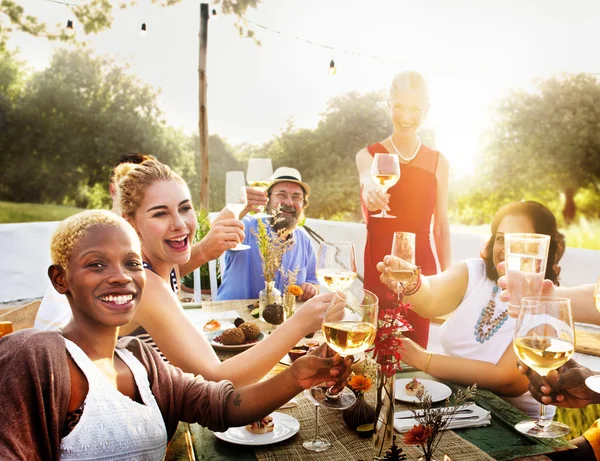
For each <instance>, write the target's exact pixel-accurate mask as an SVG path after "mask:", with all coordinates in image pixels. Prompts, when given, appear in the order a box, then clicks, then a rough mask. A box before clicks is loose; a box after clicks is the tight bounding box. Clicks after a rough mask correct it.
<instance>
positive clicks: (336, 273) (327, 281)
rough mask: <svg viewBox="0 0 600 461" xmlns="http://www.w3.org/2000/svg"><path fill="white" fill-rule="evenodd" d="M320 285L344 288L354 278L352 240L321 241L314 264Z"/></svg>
mask: <svg viewBox="0 0 600 461" xmlns="http://www.w3.org/2000/svg"><path fill="white" fill-rule="evenodd" d="M316 272H317V278H318V279H319V282H320V283H321V286H323V287H325V288H327V289H329V290H331V291H336V290H344V289H346V288H348V287H349V286H350V285H352V282H354V279H355V278H356V252H355V251H354V244H353V243H352V242H321V245H320V246H319V254H318V256H317V265H316Z"/></svg>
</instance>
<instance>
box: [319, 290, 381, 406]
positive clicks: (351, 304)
mask: <svg viewBox="0 0 600 461" xmlns="http://www.w3.org/2000/svg"><path fill="white" fill-rule="evenodd" d="M378 311H379V299H378V298H377V296H376V295H375V294H373V293H371V292H370V291H367V290H364V289H362V288H357V287H354V288H353V287H351V288H348V289H347V290H346V291H345V292H343V291H336V292H335V294H334V296H333V299H332V300H331V304H329V307H328V308H327V311H326V312H325V317H324V318H323V325H322V326H321V331H322V332H323V336H324V337H325V341H326V342H327V344H328V345H329V347H331V349H333V350H334V351H335V352H337V353H338V354H340V355H341V356H342V357H347V356H351V355H354V354H360V353H361V352H364V351H366V350H367V349H368V348H369V347H371V345H372V344H373V342H374V341H375V334H376V332H377V313H378ZM310 393H311V395H312V397H313V398H314V399H315V400H316V401H317V402H318V403H320V404H321V405H324V406H326V407H330V408H334V409H336V410H343V409H345V408H348V407H351V406H352V405H354V402H356V397H355V396H354V393H353V392H352V391H350V390H348V389H346V388H344V389H343V390H342V391H341V392H338V393H334V392H333V389H331V388H326V387H319V386H313V387H311V388H310Z"/></svg>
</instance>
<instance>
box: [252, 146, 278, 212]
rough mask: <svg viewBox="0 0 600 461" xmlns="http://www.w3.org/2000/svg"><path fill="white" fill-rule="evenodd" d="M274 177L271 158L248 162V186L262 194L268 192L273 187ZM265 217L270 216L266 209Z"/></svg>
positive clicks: (254, 159)
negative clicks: (272, 180)
mask: <svg viewBox="0 0 600 461" xmlns="http://www.w3.org/2000/svg"><path fill="white" fill-rule="evenodd" d="M272 177H273V164H272V163H271V159H270V158H251V159H250V160H249V161H248V170H247V172H246V179H247V180H248V185H249V186H250V187H252V188H254V189H256V190H259V191H261V192H266V191H267V189H268V188H269V186H270V185H271V179H272ZM262 215H263V216H267V217H268V216H270V215H268V214H267V213H266V210H265V208H264V207H263V210H262Z"/></svg>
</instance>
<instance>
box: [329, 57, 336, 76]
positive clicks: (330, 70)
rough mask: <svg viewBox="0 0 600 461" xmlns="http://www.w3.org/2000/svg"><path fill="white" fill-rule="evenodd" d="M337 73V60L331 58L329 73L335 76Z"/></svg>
mask: <svg viewBox="0 0 600 461" xmlns="http://www.w3.org/2000/svg"><path fill="white" fill-rule="evenodd" d="M336 73H337V69H336V68H335V62H333V59H332V60H331V62H330V63H329V75H331V76H333V75H335V74H336Z"/></svg>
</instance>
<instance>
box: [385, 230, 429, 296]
mask: <svg viewBox="0 0 600 461" xmlns="http://www.w3.org/2000/svg"><path fill="white" fill-rule="evenodd" d="M415 240H416V235H415V234H413V233H412V232H394V239H393V241H392V256H396V257H398V258H400V259H401V260H402V261H404V262H406V263H407V264H401V265H400V266H399V267H397V268H396V269H392V270H391V271H390V273H389V275H390V277H391V278H392V280H395V281H396V282H398V284H399V285H400V289H399V290H398V299H400V295H401V293H403V292H404V291H406V290H407V289H408V290H410V287H411V286H414V284H416V283H417V281H418V280H419V276H420V275H421V268H420V267H418V266H415Z"/></svg>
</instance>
